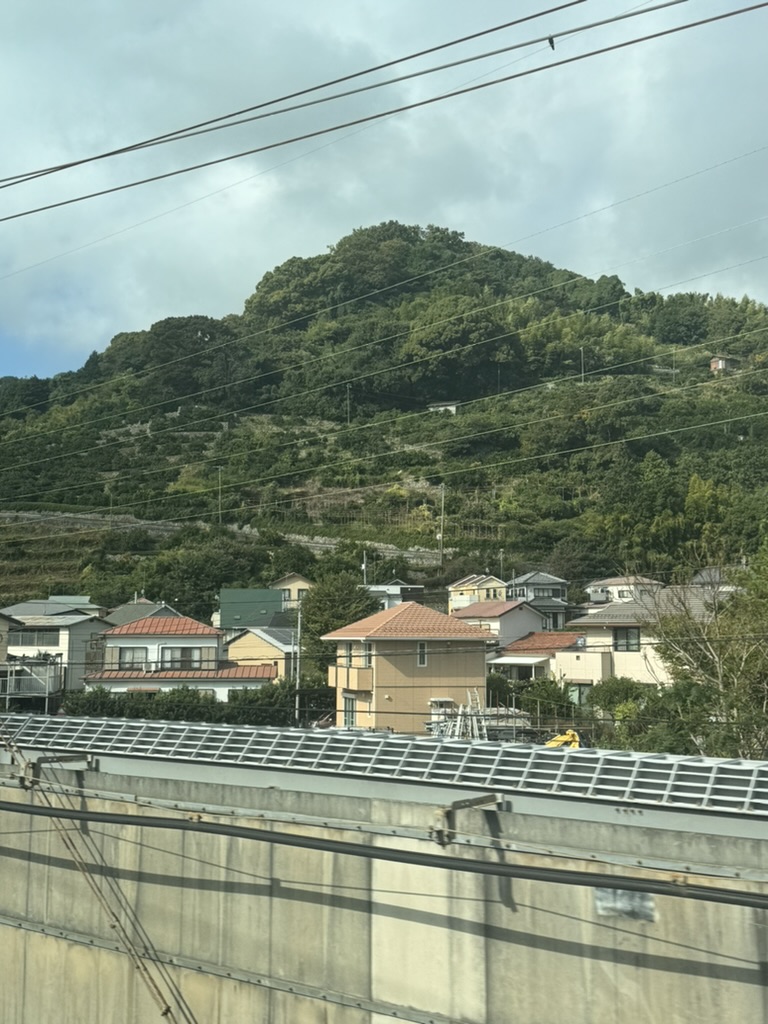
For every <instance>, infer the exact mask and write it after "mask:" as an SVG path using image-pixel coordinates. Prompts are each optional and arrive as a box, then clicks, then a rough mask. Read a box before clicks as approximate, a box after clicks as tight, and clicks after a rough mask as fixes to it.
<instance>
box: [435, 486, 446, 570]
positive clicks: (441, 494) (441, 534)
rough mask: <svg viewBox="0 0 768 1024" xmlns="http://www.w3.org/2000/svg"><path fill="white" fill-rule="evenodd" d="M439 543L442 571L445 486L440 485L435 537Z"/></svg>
mask: <svg viewBox="0 0 768 1024" xmlns="http://www.w3.org/2000/svg"><path fill="white" fill-rule="evenodd" d="M437 536H438V540H439V542H440V571H441V572H442V570H443V538H444V537H445V484H444V483H442V484H440V533H439V534H438V535H437Z"/></svg>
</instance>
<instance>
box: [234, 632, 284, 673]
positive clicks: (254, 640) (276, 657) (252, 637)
mask: <svg viewBox="0 0 768 1024" xmlns="http://www.w3.org/2000/svg"><path fill="white" fill-rule="evenodd" d="M225 649H226V652H227V660H228V661H231V662H233V663H234V664H236V665H248V666H251V667H256V666H259V665H272V666H273V667H274V669H275V673H276V675H277V677H278V678H279V679H292V678H293V677H294V674H295V671H296V668H297V662H298V650H299V648H298V642H297V633H296V630H293V629H286V628H283V627H278V626H264V627H262V628H260V629H259V628H256V627H253V626H252V627H250V628H249V629H244V630H242V631H241V632H240V633H238V634H237V635H236V636H235V637H233V638H232V639H231V640H228V641H226V643H225Z"/></svg>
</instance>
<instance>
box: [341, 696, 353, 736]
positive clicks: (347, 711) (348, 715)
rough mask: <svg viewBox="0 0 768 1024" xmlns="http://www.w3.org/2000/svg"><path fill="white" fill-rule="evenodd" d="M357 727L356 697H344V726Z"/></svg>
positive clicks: (348, 727)
mask: <svg viewBox="0 0 768 1024" xmlns="http://www.w3.org/2000/svg"><path fill="white" fill-rule="evenodd" d="M354 727H355V698H354V697H345V698H344V728H345V729H354Z"/></svg>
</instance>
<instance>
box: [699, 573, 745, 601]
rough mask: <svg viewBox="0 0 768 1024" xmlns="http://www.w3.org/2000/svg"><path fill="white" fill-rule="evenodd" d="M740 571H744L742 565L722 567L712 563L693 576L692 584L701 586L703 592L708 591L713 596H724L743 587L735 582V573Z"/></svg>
mask: <svg viewBox="0 0 768 1024" xmlns="http://www.w3.org/2000/svg"><path fill="white" fill-rule="evenodd" d="M739 571H742V572H743V568H742V567H741V566H738V567H736V566H728V567H726V568H721V567H720V566H719V565H710V566H707V567H706V568H704V569H700V570H699V571H698V572H697V573H695V574H694V576H692V577H691V586H692V587H701V588H702V592H704V591H706V592H708V593H709V594H710V595H712V597H718V598H722V597H725V596H727V595H728V594H735V593H736V592H737V591H740V590H742V589H743V588H742V587H741V585H740V584H739V583H734V582H733V574H734V573H738V572H739Z"/></svg>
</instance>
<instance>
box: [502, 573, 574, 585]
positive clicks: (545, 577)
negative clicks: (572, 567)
mask: <svg viewBox="0 0 768 1024" xmlns="http://www.w3.org/2000/svg"><path fill="white" fill-rule="evenodd" d="M523 583H533V584H536V583H543V584H544V585H545V586H546V585H547V584H550V583H563V584H565V585H566V586H567V584H568V580H561V579H560V577H559V576H553V575H552V573H549V572H541V571H539V570H537V569H534V570H533V571H532V572H524V573H523V574H522V576H513V577H512V579H511V580H510V581H509V582H508V584H507V586H508V587H513V586H514V587H519V586H520V585H521V584H523Z"/></svg>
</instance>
